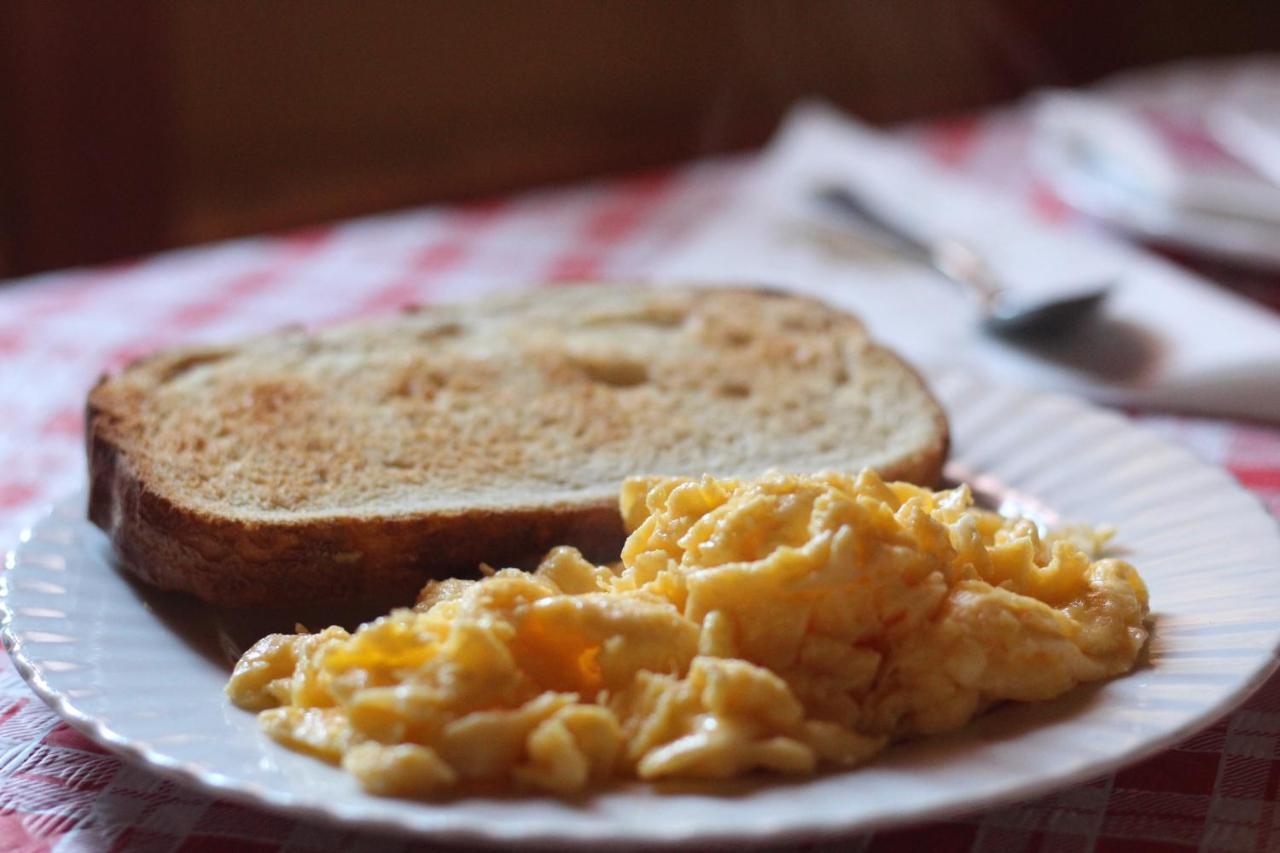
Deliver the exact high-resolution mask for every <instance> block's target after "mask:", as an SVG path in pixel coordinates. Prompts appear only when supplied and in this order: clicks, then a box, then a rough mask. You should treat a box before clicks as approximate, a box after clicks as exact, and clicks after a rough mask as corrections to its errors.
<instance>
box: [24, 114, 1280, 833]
mask: <svg viewBox="0 0 1280 853" xmlns="http://www.w3.org/2000/svg"><path fill="white" fill-rule="evenodd" d="M903 135H904V138H906V139H909V140H910V141H911V143H912V144H914V145H917V146H919V147H921V148H922V149H924V150H925V151H927V152H929V154H930V155H931V156H933V157H935V158H936V159H937V160H938V161H939V162H942V163H945V164H947V165H949V166H951V167H953V168H955V169H958V170H963V171H967V172H972V173H974V174H975V175H977V176H979V177H982V178H984V179H985V180H987V181H988V182H989V183H990V184H991V186H992V187H993V188H995V189H998V190H1000V191H1005V192H1009V193H1013V194H1020V195H1021V196H1023V197H1024V198H1025V199H1026V200H1027V203H1028V206H1029V209H1030V210H1031V211H1032V213H1033V215H1037V216H1040V217H1044V218H1046V219H1049V220H1052V221H1061V222H1063V223H1064V226H1066V227H1073V226H1074V223H1072V222H1070V221H1069V220H1070V219H1071V216H1070V214H1069V213H1068V212H1067V211H1066V209H1065V208H1064V207H1063V206H1062V205H1061V204H1060V203H1059V202H1057V200H1056V199H1054V198H1053V197H1052V195H1050V194H1049V193H1047V192H1046V191H1044V189H1043V188H1041V187H1039V186H1038V185H1037V184H1036V183H1035V182H1034V181H1033V180H1031V179H1030V178H1029V176H1028V174H1027V172H1026V170H1025V168H1024V167H1023V166H1022V165H1021V164H1023V163H1025V141H1026V139H1025V137H1026V128H1025V124H1024V122H1023V121H1022V119H1021V118H1020V117H1019V115H1018V114H1017V113H1004V114H998V115H991V116H987V117H983V118H978V119H966V120H962V121H955V122H950V123H946V124H940V125H932V126H929V127H926V128H921V129H917V130H914V131H908V132H906V133H904V134H903ZM744 166H745V163H744V162H742V161H735V160H717V161H708V162H703V163H697V164H694V165H690V166H687V167H684V168H680V169H677V170H673V171H667V172H661V173H654V174H646V175H641V176H636V177H630V178H624V179H620V180H613V181H606V182H599V183H592V184H588V185H584V186H579V187H574V188H569V189H563V190H556V191H548V192H538V193H532V194H526V195H520V196H517V197H513V198H509V199H499V200H493V201H489V202H485V203H480V204H471V205H464V206H458V207H446V208H432V209H425V210H415V211H409V212H403V213H395V214H389V215H385V216H378V217H373V218H367V219H361V220H357V221H352V222H344V223H339V224H336V225H330V226H323V227H318V228H313V229H309V230H304V231H297V232H293V233H289V234H284V235H279V236H275V237H271V238H261V239H251V240H242V241H236V242H231V243H226V244H222V245H217V246H211V247H205V248H198V249H192V250H184V251H178V252H172V253H166V254H162V255H157V256H155V257H149V258H143V259H140V260H137V261H134V262H130V263H126V264H120V265H117V266H114V267H108V268H100V269H89V270H78V271H71V272H62V273H56V274H51V275H44V276H39V277H36V278H32V279H27V280H24V281H16V282H11V283H8V284H3V285H0V401H2V403H3V411H4V418H5V425H4V428H3V432H0V541H3V542H4V545H5V546H6V547H7V546H8V545H10V544H12V542H13V541H14V540H15V538H16V536H17V534H18V532H19V530H20V529H21V527H22V526H23V525H25V524H26V523H28V522H30V521H31V520H32V519H33V518H34V517H35V516H36V515H37V513H38V511H39V509H40V507H42V506H43V505H44V504H46V502H48V501H51V500H53V499H55V498H57V497H59V496H60V495H61V494H63V493H65V492H67V491H70V490H71V489H73V488H75V487H76V486H77V485H78V483H79V482H80V480H81V479H82V477H83V470H82V466H83V461H82V458H83V451H82V444H81V441H82V439H81V429H82V413H81V409H82V406H83V401H84V395H85V392H86V390H87V389H88V387H89V386H90V384H91V383H92V382H93V381H94V379H95V378H96V377H97V376H98V374H99V373H100V372H101V371H103V370H104V369H107V368H111V367H117V366H119V365H121V364H123V363H125V362H126V361H128V360H129V359H131V358H132V357H134V356H136V355H138V354H141V353H144V352H147V351H149V350H152V349H155V348H157V347H162V346H167V345H170V344H178V343H184V342H190V341H196V340H204V339H221V338H227V337H231V336H237V335H242V334H244V333H248V332H255V331H262V330H268V329H271V328H274V327H278V326H281V325H284V324H290V323H303V324H309V325H323V324H327V323H333V322H336V321H340V320H345V319H349V318H351V317H355V316H361V315H369V314H376V313H378V312H385V311H391V310H393V309H395V308H397V307H399V306H402V305H404V304H407V303H415V302H425V301H430V300H435V299H444V298H453V297H462V296H471V295H474V294H477V293H480V292H482V291H487V290H493V289H499V288H511V287H521V286H527V285H528V284H530V283H534V282H539V281H556V280H560V281H564V280H581V279H592V278H626V277H643V276H644V274H645V271H646V269H647V268H648V266H649V264H650V263H651V262H652V261H653V260H654V259H655V258H656V257H658V256H659V255H660V253H661V252H662V251H663V249H664V247H667V246H669V245H671V244H672V243H673V242H674V241H676V240H677V239H678V238H680V236H681V235H682V234H683V233H685V232H686V231H687V230H688V229H689V228H690V227H691V226H692V225H693V224H694V223H696V222H698V221H699V220H700V219H702V218H703V217H706V216H708V215H711V214H713V213H714V211H715V210H716V208H717V205H719V204H721V203H723V200H724V199H725V198H726V196H727V194H728V192H729V191H730V190H731V189H732V188H733V186H734V184H735V182H736V181H737V180H739V178H740V176H741V175H742V174H743V169H744ZM1234 286H1236V287H1237V288H1238V289H1240V290H1241V291H1242V292H1245V293H1247V294H1249V295H1251V296H1254V297H1255V298H1258V299H1259V300H1261V301H1265V302H1270V303H1271V306H1272V307H1273V308H1274V307H1276V306H1280V277H1277V278H1276V279H1274V280H1273V279H1267V278H1261V277H1254V278H1252V279H1247V280H1245V279H1241V280H1237V281H1236V282H1234ZM1258 310H1260V311H1262V310H1271V308H1268V307H1264V306H1263V305H1261V304H1260V306H1259V309H1258ZM1134 417H1135V418H1136V419H1137V420H1140V421H1141V422H1143V424H1144V425H1146V426H1148V427H1151V428H1154V429H1155V430H1157V431H1159V432H1161V433H1163V434H1164V435H1165V436H1167V437H1168V438H1169V439H1170V440H1172V441H1175V442H1180V443H1182V444H1185V445H1188V446H1189V447H1191V448H1192V449H1193V450H1194V451H1195V452H1197V453H1198V454H1199V455H1200V456H1201V457H1203V458H1204V459H1206V460H1208V461H1209V462H1212V463H1214V464H1218V465H1224V466H1226V467H1227V468H1229V469H1230V470H1231V471H1232V472H1233V473H1234V474H1235V475H1236V476H1237V477H1238V478H1239V480H1240V481H1241V483H1243V484H1244V485H1245V486H1246V487H1247V488H1249V489H1250V490H1252V491H1254V492H1255V493H1256V494H1258V495H1259V496H1260V497H1261V498H1262V499H1263V501H1264V502H1266V503H1267V504H1268V506H1269V507H1270V508H1271V510H1272V511H1273V512H1280V429H1276V428H1274V427H1267V426H1259V425H1246V424H1242V423H1232V422H1226V421H1218V420H1208V419H1200V418H1197V419H1192V418H1183V417H1175V416H1168V415H1164V416H1154V415H1140V414H1139V415H1135V416H1134ZM1277 570H1278V571H1280V566H1278V567H1277ZM398 847H411V848H413V849H432V848H431V847H430V846H429V845H417V844H413V843H409V842H399V841H396V840H394V839H387V838H381V837H374V836H365V835H360V834H355V833H345V832H341V831H338V830H335V829H333V828H330V827H325V826H317V825H311V824H305V823H298V822H296V821H294V820H291V819H288V818H284V817H279V816H274V815H270V814H267V813H262V812H257V811H254V810H252V809H249V808H245V807H242V806H238V805H232V804H229V803H225V802H219V801H216V800H214V799H211V798H209V797H207V796H204V795H203V794H200V793H196V792H193V791H189V790H185V789H183V788H180V787H177V786H175V785H174V784H172V783H170V782H166V781H163V780H161V779H160V778H158V777H156V776H154V775H152V774H150V773H148V772H146V771H144V770H140V769H136V768H133V767H131V766H128V765H126V764H124V763H122V762H121V761H120V760H119V759H117V758H115V757H114V756H112V755H110V754H108V753H105V752H104V751H102V750H101V749H99V748H98V747H97V746H95V745H94V744H92V743H90V742H89V741H87V740H86V739H85V738H84V737H82V736H81V735H79V734H77V733H76V732H74V731H73V730H71V729H70V728H69V727H68V726H67V725H66V724H64V723H61V722H60V721H59V720H58V718H57V717H56V716H54V714H53V712H52V711H50V710H49V709H48V708H47V707H45V706H44V705H43V704H42V703H41V702H40V700H38V699H37V698H36V697H35V696H34V695H33V694H32V693H31V692H30V691H29V690H28V689H27V687H26V685H25V684H24V683H23V682H22V680H21V679H20V678H19V677H18V675H17V673H16V672H15V671H14V669H13V667H12V665H11V664H10V663H9V661H8V659H7V658H4V657H3V655H0V848H2V849H6V850H48V849H55V850H82V849H103V848H106V849H144V850H176V849H182V850H200V849H210V850H213V849H218V850H222V849H234V850H264V851H276V850H280V851H305V850H328V849H342V850H365V849H370V850H372V849H379V850H381V849H396V848H398ZM916 848H919V849H928V850H931V851H968V850H975V851H977V850H982V851H1001V853H1004V851H1014V850H1019V851H1063V853H1066V851H1077V850H1080V851H1084V850H1102V851H1111V850H1115V851H1175V850H1189V849H1200V850H1224V851H1226V850H1231V851H1265V850H1280V678H1276V679H1272V681H1271V682H1270V683H1269V684H1267V685H1266V686H1265V687H1264V688H1263V689H1262V690H1261V691H1260V692H1258V693H1257V694H1256V695H1255V696H1253V698H1252V699H1250V700H1249V701H1248V702H1247V703H1246V704H1245V706H1244V707H1243V708H1241V709H1240V710H1238V711H1236V712H1235V713H1234V714H1232V715H1230V716H1229V717H1227V718H1226V719H1223V720H1221V721H1219V722H1218V723H1217V724H1216V725H1214V726H1213V727H1211V728H1209V729H1207V730H1206V731H1203V732H1201V733H1199V734H1197V735H1195V736H1194V737H1192V738H1190V739H1188V740H1187V741H1185V742H1184V743H1182V744H1180V745H1178V746H1177V747H1176V748H1174V749H1172V750H1169V751H1168V752H1166V753H1164V754H1162V755H1159V756H1157V757H1155V758H1152V759H1150V760H1148V761H1145V762H1143V763H1142V764H1139V765H1137V766H1134V767H1130V768H1128V769H1126V770H1123V771H1121V772H1119V773H1116V774H1114V775H1111V776H1107V777H1105V778H1100V779H1096V780H1094V781H1092V782H1090V783H1088V784H1085V785H1081V786H1079V787H1076V788H1072V789H1070V790H1067V791H1063V792H1061V793H1058V794H1055V795H1053V796H1050V797H1045V798H1042V799H1037V800H1034V801H1030V802H1024V803H1019V804H1017V805H1012V806H1009V807H1007V808H1003V809H999V810H996V811H991V812H986V813H982V814H975V815H970V816H967V817H963V818H958V819H955V820H950V821H946V822H942V823H935V824H931V825H927V826H920V827H917V828H913V829H909V830H903V831H898V832H886V833H880V834H877V835H875V836H867V837H860V838H856V839H846V840H844V841H840V842H831V843H827V844H818V845H812V846H806V847H805V848H804V849H814V850H841V851H844V850H895V849H916Z"/></svg>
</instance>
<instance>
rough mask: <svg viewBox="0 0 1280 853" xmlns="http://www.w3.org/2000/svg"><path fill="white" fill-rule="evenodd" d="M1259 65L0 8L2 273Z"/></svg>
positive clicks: (318, 7) (1237, 29) (843, 16)
mask: <svg viewBox="0 0 1280 853" xmlns="http://www.w3.org/2000/svg"><path fill="white" fill-rule="evenodd" d="M1277 48H1280V3H1276V2H1274V0H1267V2H1261V0H1259V2H1247V0H1234V2H1221V0H1125V2H1114V0H1110V2H1103V0H1080V2H1067V0H858V1H857V2H821V1H820V0H809V2H801V0H795V1H794V2H782V0H758V2H756V1H755V0H692V2H674V0H650V2H643V0H625V2H624V0H573V2H570V0H487V2H462V0H454V1H453V2H450V0H423V1H422V2H411V0H349V2H336V0H330V1H329V2H325V0H266V1H265V2H264V0H171V2H158V1H157V2H150V0H112V2H99V0H83V2H73V0H4V2H0V129H2V130H3V132H2V133H0V275H16V274H21V273H26V272H30V271H35V270H41V269H48V268H53V267H59V266H65V265H69V264H79V263H90V262H98V261H104V260H109V259H113V258H120V257H125V256H128V255H132V254H136V253H140V252H146V251H151V250H154V249H157V248H162V247H166V246H172V245H178V244H183V243H190V242H197V241H203V240H210V239H216V238H219V237H226V236H230V235H235V234H244V233H252V232H256V231H262V230H269V229H276V228H282V227H287V226H292V225H297V224H303V223H308V222H314V221H319V220H325V219H330V218H334V217H339V216H347V215H352V214H356V213H361V212H366V211H372V210H379V209H385V208H391V207H398V206H404V205H410V204H416V203H422V202H426V201H432V200H438V199H453V198H463V197H468V196H476V195H482V194H487V193H494V192H501V191H504V190H508V189H511V188H514V187H521V186H528V185H533V184H541V183H547V182H552V181H561V180H566V179H571V178H574V177H580V176H583V175H590V174H600V173H607V172H616V171H625V170H633V169H638V168H643V167H647V166H652V165H656V164H661V163H667V162H672V161H676V160H679V159H682V158H687V157H690V156H694V155H698V154H704V153H708V152H713V151H723V150H731V149H739V148H743V147H748V146H752V145H756V144H758V143H759V142H760V141H762V140H763V139H764V138H765V137H766V136H767V134H768V132H769V130H770V129H771V128H772V126H773V125H774V123H775V122H776V121H777V118H778V116H779V115H780V113H781V112H782V110H783V109H784V108H785V107H786V105H787V104H788V103H789V102H791V101H792V100H793V99H794V98H796V97H797V96H801V95H805V94H811V93H821V94H824V95H826V96H828V97H831V98H833V99H835V100H837V101H838V102H840V103H842V104H844V105H845V106H847V107H848V108H849V109H851V110H853V111H855V112H857V113H858V114H860V115H862V116H865V117H867V118H869V119H871V120H873V121H876V122H884V123H887V122H894V121H899V120H904V119H911V118H918V117H921V116H929V115H939V114H946V113H954V112H957V111H963V110H968V109H972V108H974V107H977V106H979V105H982V104H986V103H990V102H993V101H1000V100H1005V99H1009V98H1012V97H1015V96H1017V95H1018V94H1020V93H1022V92H1024V91H1026V90H1028V89H1030V88H1034V87H1036V86H1041V85H1046V84H1070V83H1079V82H1085V81H1089V80H1091V79H1094V78H1096V77H1098V76H1100V75H1102V74H1105V73H1108V72H1111V71H1114V70H1117V69H1120V68H1125V67H1130V66H1136V65H1144V64H1149V63H1153V62H1159V61H1164V60H1168V59H1172V58H1177V57H1182V56H1190V55H1217V54H1225V53H1238V52H1245V51H1256V50H1265V49H1271V50H1274V49H1277Z"/></svg>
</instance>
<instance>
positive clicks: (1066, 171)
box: [1031, 133, 1280, 272]
mask: <svg viewBox="0 0 1280 853" xmlns="http://www.w3.org/2000/svg"><path fill="white" fill-rule="evenodd" d="M1031 156H1032V161H1033V163H1034V165H1035V167H1036V170H1037V171H1038V172H1039V174H1040V175H1041V177H1043V178H1044V179H1045V180H1046V181H1047V182H1048V184H1049V186H1050V187H1051V188H1052V189H1053V191H1054V192H1055V193H1057V195H1058V196H1059V197H1061V198H1062V200H1063V201H1065V202H1066V203H1067V204H1069V205H1070V206H1072V207H1074V208H1075V209H1076V210H1078V211H1080V212H1081V213H1084V214H1086V215H1087V216H1091V217H1093V218H1094V219H1097V220H1098V221H1100V222H1103V223H1105V224H1107V225H1110V226H1112V227H1114V228H1117V229H1119V230H1120V231H1122V232H1124V233H1126V234H1129V235H1131V236H1133V237H1136V238H1138V239H1141V240H1148V241H1150V242H1152V243H1157V244H1160V245H1165V246H1172V247H1177V248H1181V249H1185V250H1187V251H1189V252H1191V253H1193V254H1197V255H1203V256H1204V257H1207V258H1215V259H1217V260H1221V261H1228V262H1232V263H1236V264H1242V265H1244V266H1247V267H1251V268H1256V269H1258V270H1266V271H1272V272H1276V271H1280V228H1277V227H1276V225H1275V224H1274V223H1272V222H1268V221H1264V220H1261V219H1253V218H1249V217H1245V216H1230V215H1227V214H1223V213H1216V212H1214V211H1211V210H1194V209H1190V208H1175V207H1170V206H1168V205H1166V204H1163V203H1161V202H1160V201H1159V200H1158V199H1154V198H1150V197H1148V196H1145V195H1143V194H1141V193H1140V192H1138V191H1136V190H1132V189H1129V188H1127V187H1125V186H1123V185H1121V184H1118V183H1117V182H1115V181H1114V180H1112V179H1111V178H1110V177H1109V176H1107V175H1105V174H1102V173H1101V172H1099V170H1098V167H1097V166H1096V164H1095V163H1094V161H1093V159H1092V158H1091V157H1090V155H1089V154H1088V153H1087V152H1086V151H1083V150H1080V149H1079V148H1077V147H1075V146H1073V144H1072V141H1071V140H1068V139H1064V138H1059V137H1057V136H1055V135H1053V134H1049V133H1042V134H1038V135H1037V136H1036V138H1035V139H1034V140H1033V142H1032V152H1031Z"/></svg>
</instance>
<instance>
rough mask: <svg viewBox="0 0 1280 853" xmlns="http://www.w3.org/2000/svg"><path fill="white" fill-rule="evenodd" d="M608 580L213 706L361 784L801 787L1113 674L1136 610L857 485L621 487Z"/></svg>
mask: <svg viewBox="0 0 1280 853" xmlns="http://www.w3.org/2000/svg"><path fill="white" fill-rule="evenodd" d="M622 511H623V515H624V518H625V519H626V521H627V525H628V528H629V529H631V530H632V531H633V532H632V533H631V535H630V537H629V538H628V540H627V543H626V546H625V548H624V549H623V552H622V563H621V565H620V566H618V567H616V568H615V567H603V566H595V565H592V564H591V563H589V562H587V561H586V560H584V559H583V557H582V556H581V555H580V554H578V552H577V551H575V550H573V549H571V548H559V549H556V550H554V551H552V552H551V553H550V554H549V555H548V556H547V558H546V560H545V561H544V562H543V563H542V565H541V566H540V567H539V568H538V570H537V571H536V572H533V573H527V572H522V571H518V570H515V569H504V570H502V571H499V572H496V573H494V574H492V575H491V576H489V577H486V578H484V579H482V580H475V581H468V580H446V581H439V582H432V583H430V584H428V586H427V587H426V588H425V589H424V590H423V591H422V594H421V598H420V600H419V602H418V604H417V606H416V607H414V608H413V609H411V610H410V609H403V610H397V611H394V612H392V613H391V614H390V615H388V616H385V617H383V618H381V619H378V620H376V621H374V622H371V623H369V624H367V625H363V626H361V627H360V628H359V629H358V630H357V631H356V632H355V633H353V634H348V633H347V632H346V631H345V630H343V629H341V628H337V627H333V628H327V629H325V630H323V631H321V632H319V633H317V634H298V635H295V636H285V635H272V636H269V637H266V638H264V639H263V640H261V641H259V642H258V643H257V644H256V645H255V646H254V647H253V648H252V649H250V650H249V651H248V652H247V653H246V654H245V655H244V657H243V659H242V660H241V661H240V663H239V664H238V665H237V667H236V669H235V673H234V675H233V676H232V678H231V682H230V684H229V685H228V687H227V691H228V694H229V695H230V697H231V699H232V701H234V702H235V703H236V704H237V705H239V706H240V707H242V708H247V709H252V710H258V711H261V714H260V720H261V724H262V726H263V728H264V729H265V730H266V732H267V733H268V734H269V735H270V736H271V737H273V738H275V739H276V740H278V741H279V742H281V743H283V744H285V745H286V746H289V747H292V748H294V749H298V750H303V751H306V752H309V753H311V754H313V755H316V756H319V757H320V758H323V759H326V760H328V761H332V762H335V763H341V765H342V766H343V767H345V768H346V769H347V770H348V771H349V772H351V773H352V774H353V775H354V776H355V777H356V778H357V779H358V780H359V782H360V784H361V785H363V786H364V787H365V788H366V789H367V790H369V791H372V792H375V793H380V794H390V795H398V796H431V795H434V794H439V793H443V792H447V791H448V790H450V789H453V788H455V787H457V786H460V785H463V784H474V783H484V784H496V785H500V786H517V787H525V788H534V789H542V790H548V791H553V792H557V793H571V792H574V791H580V790H583V789H585V788H588V787H591V786H594V785H597V784H599V783H602V782H604V781H605V780H607V779H609V778H611V777H617V776H636V777H639V778H641V779H650V780H656V779H667V778H691V777H693V778H722V777H729V776H734V775H737V774H741V773H745V772H748V771H751V770H754V769H767V770H773V771H779V772H784V773H799V774H804V773H811V772H813V771H814V770H815V768H817V767H819V766H820V765H844V766H848V765H853V764H857V763H859V762H862V761H865V760H866V759H867V758H869V757H870V756H872V755H874V754H875V753H876V752H877V751H878V750H880V749H881V748H883V747H884V745H885V744H886V743H887V742H888V741H890V740H891V739H893V738H897V737H903V736H910V735H920V734H928V733H932V732H941V731H945V730H948V729H954V728H957V727H959V726H963V725H964V724H965V723H966V722H967V721H968V720H969V719H970V718H972V717H973V716H974V714H976V713H978V712H979V711H981V710H982V709H983V708H984V707H986V706H988V705H990V704H992V703H993V702H998V701H1001V700H1007V699H1016V700H1022V701H1032V700H1039V699H1049V698H1051V697H1054V696H1057V695H1058V694H1060V693H1063V692H1064V691H1066V690H1069V689H1071V688H1072V687H1073V686H1075V685H1077V684H1079V683H1081V682H1084V681H1092V680H1096V679H1101V678H1106V677H1108V676H1111V675H1115V674H1117V673H1121V672H1125V671H1127V670H1128V669H1130V668H1131V667H1132V666H1133V664H1134V660H1135V659H1136V657H1137V655H1138V653H1139V651H1140V649H1141V648H1142V646H1143V643H1144V642H1145V641H1146V637H1147V633H1146V631H1145V629H1144V627H1143V619H1144V617H1145V615H1146V612H1147V592H1146V589H1145V587H1144V585H1143V582H1142V580H1141V578H1139V577H1138V574H1137V572H1136V571H1134V569H1133V568H1132V567H1131V566H1130V565H1128V564H1127V563H1124V562H1121V561H1119V560H1111V559H1103V560H1096V561H1095V560H1094V559H1093V555H1092V554H1091V553H1090V551H1091V549H1090V547H1089V542H1088V540H1087V538H1083V539H1082V538H1081V536H1080V535H1078V533H1077V534H1076V535H1073V536H1069V537H1067V536H1064V537H1053V536H1050V537H1046V538H1041V536H1040V535H1039V534H1038V533H1037V530H1036V527H1035V525H1033V524H1032V523H1031V522H1029V521H1026V520H1019V519H1012V520H1011V519H1005V518H1002V517H1000V516H999V515H996V514H995V513H992V512H987V511H984V510H980V509H976V508H975V507H974V506H973V500H972V496H971V494H970V492H969V489H968V488H967V487H965V486H961V487H960V488H957V489H953V490H950V491H943V492H931V491H929V490H927V489H922V488H919V487H916V486H912V485H909V484H906V483H885V482H883V481H882V480H881V479H880V478H879V477H877V476H876V475H875V474H874V473H872V472H870V471H864V472H862V473H861V474H860V475H858V476H856V477H852V476H846V475H841V474H827V475H820V476H803V477H802V476H791V475H784V474H769V475H766V476H764V477H762V478H761V479H759V480H754V481H738V480H718V479H713V478H711V477H704V478H702V479H678V478H672V479H649V480H631V481H629V482H627V483H626V485H625V486H624V487H623V491H622Z"/></svg>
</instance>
